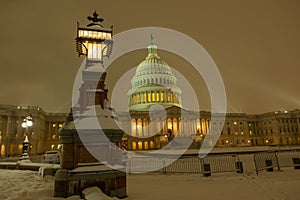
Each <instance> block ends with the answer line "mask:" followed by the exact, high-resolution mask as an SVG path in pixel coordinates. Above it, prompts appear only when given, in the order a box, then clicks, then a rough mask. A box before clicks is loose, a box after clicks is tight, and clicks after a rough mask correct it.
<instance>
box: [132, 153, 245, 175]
mask: <svg viewBox="0 0 300 200" xmlns="http://www.w3.org/2000/svg"><path fill="white" fill-rule="evenodd" d="M242 168H243V167H242V163H241V162H240V160H239V157H238V155H236V154H230V155H229V154H223V155H208V156H206V157H205V158H199V157H197V156H189V157H180V158H178V159H176V160H174V159H172V157H170V158H168V157H149V156H144V157H142V156H141V157H131V158H129V160H128V162H127V170H128V172H129V173H144V172H156V173H164V174H170V173H196V174H201V173H202V174H204V175H210V174H211V173H220V172H239V173H242V172H243V169H242Z"/></svg>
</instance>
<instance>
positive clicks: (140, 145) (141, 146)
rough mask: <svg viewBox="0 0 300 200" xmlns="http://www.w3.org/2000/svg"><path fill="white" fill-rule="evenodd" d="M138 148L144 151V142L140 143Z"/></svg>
mask: <svg viewBox="0 0 300 200" xmlns="http://www.w3.org/2000/svg"><path fill="white" fill-rule="evenodd" d="M138 148H139V150H142V149H143V142H141V141H140V142H138Z"/></svg>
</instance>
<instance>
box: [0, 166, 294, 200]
mask: <svg viewBox="0 0 300 200" xmlns="http://www.w3.org/2000/svg"><path fill="white" fill-rule="evenodd" d="M283 170H284V171H280V172H278V171H274V172H261V173H260V174H259V175H258V176H257V175H256V174H255V173H254V172H247V173H244V174H237V173H221V174H212V176H211V177H202V176H201V175H200V174H176V175H161V174H133V175H128V176H127V181H128V183H127V187H128V198H126V199H127V200H156V199H157V200H182V199H187V200H194V199H195V200H196V199H197V200H198V199H205V200H210V199H211V200H218V199H222V200H227V199H230V200H235V199H243V200H248V199H257V200H260V199H262V200H271V199H272V200H284V199H287V200H294V199H295V200H296V199H297V200H298V199H299V196H300V190H299V189H300V170H295V169H293V168H284V169H283ZM53 185H54V177H51V176H46V177H45V178H41V177H40V176H39V175H38V173H37V172H32V171H18V170H0V199H1V200H6V199H9V200H12V199H14V200H19V199H20V200H21V199H22V200H29V199H32V200H60V199H62V198H54V197H52V193H53ZM69 199H73V200H75V199H80V198H79V197H78V196H77V197H75V196H74V197H71V198H69Z"/></svg>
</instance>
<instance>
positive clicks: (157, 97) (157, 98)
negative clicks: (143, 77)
mask: <svg viewBox="0 0 300 200" xmlns="http://www.w3.org/2000/svg"><path fill="white" fill-rule="evenodd" d="M156 102H159V92H156Z"/></svg>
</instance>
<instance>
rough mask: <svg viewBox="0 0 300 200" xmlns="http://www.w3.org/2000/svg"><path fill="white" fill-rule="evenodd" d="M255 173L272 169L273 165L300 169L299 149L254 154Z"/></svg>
mask: <svg viewBox="0 0 300 200" xmlns="http://www.w3.org/2000/svg"><path fill="white" fill-rule="evenodd" d="M254 163H255V170H256V174H258V172H259V171H261V170H267V171H273V170H274V167H277V168H278V170H280V168H281V167H294V168H295V169H300V151H299V150H294V151H279V152H275V151H270V152H261V153H256V154H254Z"/></svg>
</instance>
